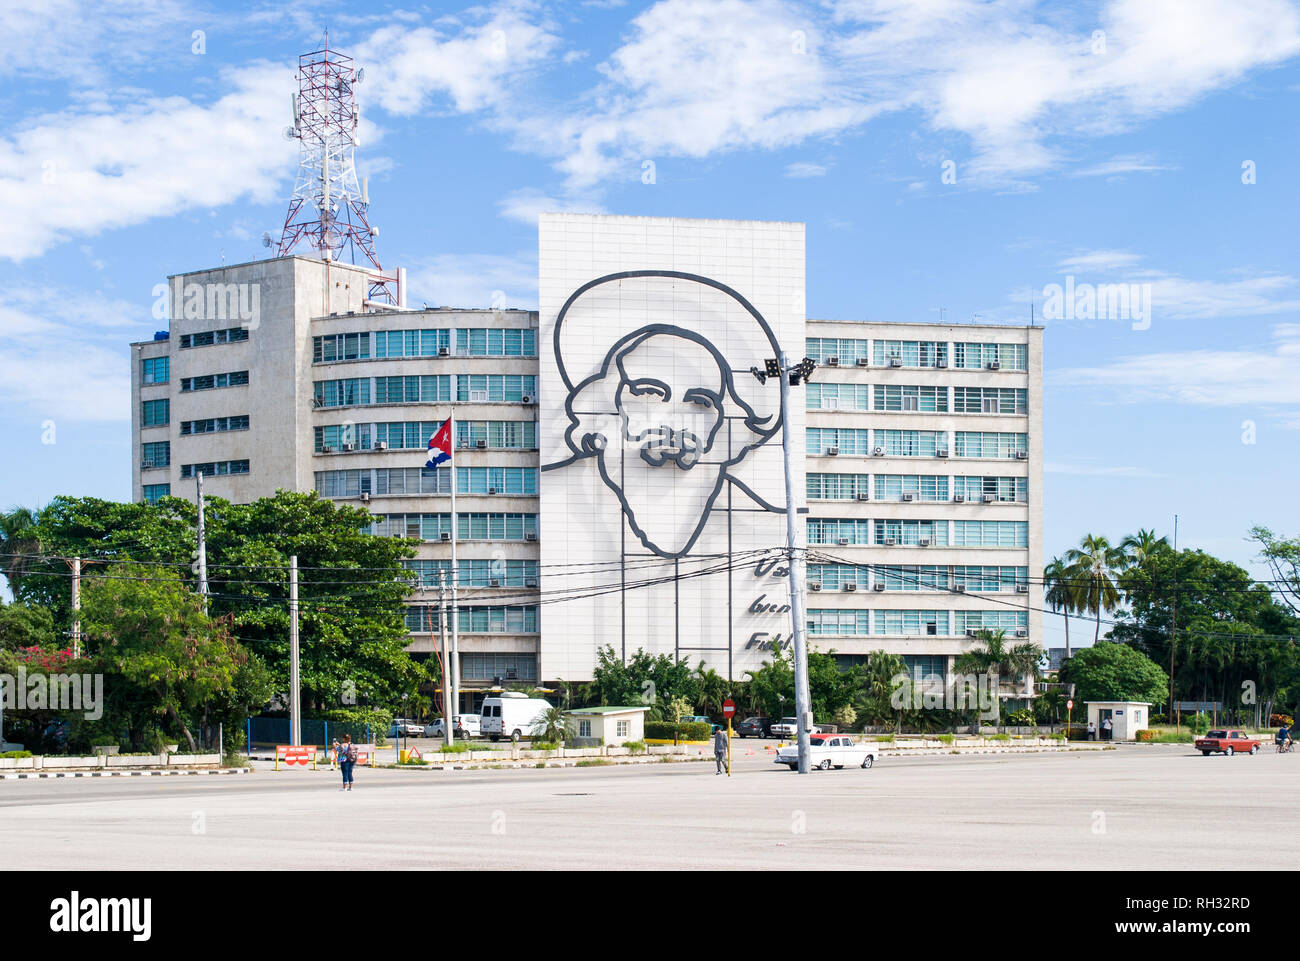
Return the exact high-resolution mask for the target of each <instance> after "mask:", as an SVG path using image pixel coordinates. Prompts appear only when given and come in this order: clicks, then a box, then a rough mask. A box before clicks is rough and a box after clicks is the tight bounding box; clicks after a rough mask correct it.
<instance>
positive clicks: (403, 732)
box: [388, 717, 424, 737]
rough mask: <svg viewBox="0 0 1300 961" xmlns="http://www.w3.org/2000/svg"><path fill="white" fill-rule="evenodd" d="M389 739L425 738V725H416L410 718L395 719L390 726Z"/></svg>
mask: <svg viewBox="0 0 1300 961" xmlns="http://www.w3.org/2000/svg"><path fill="white" fill-rule="evenodd" d="M388 736H389V737H424V725H423V724H416V723H415V721H413V720H411V719H410V718H409V717H395V718H393V723H392V724H390V725H389V726H388Z"/></svg>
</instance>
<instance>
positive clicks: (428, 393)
mask: <svg viewBox="0 0 1300 961" xmlns="http://www.w3.org/2000/svg"><path fill="white" fill-rule="evenodd" d="M450 400H451V377H450V376H449V375H447V374H421V375H409V376H404V377H376V378H375V403H376V404H438V403H443V404H445V403H447V402H448V401H450ZM361 403H363V404H366V403H369V401H368V400H364V401H361Z"/></svg>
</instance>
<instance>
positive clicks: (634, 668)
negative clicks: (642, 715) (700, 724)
mask: <svg viewBox="0 0 1300 961" xmlns="http://www.w3.org/2000/svg"><path fill="white" fill-rule="evenodd" d="M592 690H593V693H594V695H595V697H596V698H597V699H598V703H599V704H602V705H647V706H649V707H650V713H649V715H647V718H648V719H649V720H658V719H659V718H660V717H662V716H663V710H664V707H665V706H666V705H667V704H668V703H670V702H671V701H672V700H673V699H674V698H679V697H680V698H685V699H686V700H687V701H688V702H690V703H691V704H695V703H696V702H697V701H698V700H699V693H700V691H699V680H698V678H697V676H696V674H695V671H694V670H692V668H691V666H690V658H686V657H684V658H682V659H681V660H680V661H678V660H675V659H674V658H673V657H672V656H671V655H669V654H647V653H646V652H645V651H644V650H641V649H640V648H638V649H637V651H636V653H635V654H633V655H632V656H631V657H629V658H628V659H627V661H626V662H624V661H623V660H622V659H621V658H620V657H619V656H618V652H617V651H615V650H614V647H613V645H609V644H607V645H605V646H604V647H602V648H599V649H598V650H597V651H596V667H595V669H594V671H593V673H592Z"/></svg>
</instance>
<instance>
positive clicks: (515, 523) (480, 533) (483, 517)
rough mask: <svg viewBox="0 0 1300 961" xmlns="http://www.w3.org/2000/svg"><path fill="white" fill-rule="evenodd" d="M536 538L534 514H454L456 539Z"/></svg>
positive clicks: (535, 516)
mask: <svg viewBox="0 0 1300 961" xmlns="http://www.w3.org/2000/svg"><path fill="white" fill-rule="evenodd" d="M536 538H537V515H536V514H462V513H460V512H457V514H456V540H458V541H523V540H536Z"/></svg>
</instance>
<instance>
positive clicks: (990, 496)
mask: <svg viewBox="0 0 1300 961" xmlns="http://www.w3.org/2000/svg"><path fill="white" fill-rule="evenodd" d="M980 500H982V501H983V502H984V503H985V504H992V503H993V502H994V501H996V500H997V497H996V496H994V495H993V494H985V495H983V496H982V497H981V498H980Z"/></svg>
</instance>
